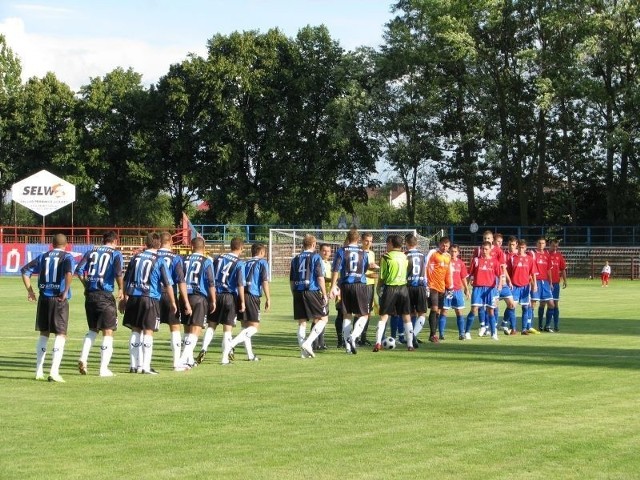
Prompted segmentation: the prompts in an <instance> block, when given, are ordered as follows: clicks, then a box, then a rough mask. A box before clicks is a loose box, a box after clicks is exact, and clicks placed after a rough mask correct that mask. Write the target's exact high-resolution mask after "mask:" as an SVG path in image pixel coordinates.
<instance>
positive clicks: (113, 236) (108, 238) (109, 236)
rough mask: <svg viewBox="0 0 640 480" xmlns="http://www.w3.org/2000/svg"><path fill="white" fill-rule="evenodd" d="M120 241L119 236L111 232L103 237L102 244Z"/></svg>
mask: <svg viewBox="0 0 640 480" xmlns="http://www.w3.org/2000/svg"><path fill="white" fill-rule="evenodd" d="M117 239H118V234H117V233H116V232H114V231H113V230H109V231H108V232H107V233H105V234H104V235H102V243H104V244H107V243H113V242H115V241H116V240H117Z"/></svg>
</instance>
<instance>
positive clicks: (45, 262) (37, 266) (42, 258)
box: [20, 248, 74, 299]
mask: <svg viewBox="0 0 640 480" xmlns="http://www.w3.org/2000/svg"><path fill="white" fill-rule="evenodd" d="M73 270H74V262H73V256H72V255H71V254H70V253H69V252H65V251H64V250H62V249H60V248H54V249H53V250H49V251H48V252H45V253H43V254H42V255H39V256H37V257H36V258H34V259H33V260H31V261H30V262H29V263H27V264H26V265H25V266H24V267H22V269H21V270H20V273H22V274H23V275H27V276H31V275H38V290H39V291H40V295H44V296H45V297H58V296H59V295H60V293H61V292H64V289H65V288H66V287H67V285H66V278H65V276H66V274H67V273H73ZM69 298H71V289H69V293H68V294H67V299H69Z"/></svg>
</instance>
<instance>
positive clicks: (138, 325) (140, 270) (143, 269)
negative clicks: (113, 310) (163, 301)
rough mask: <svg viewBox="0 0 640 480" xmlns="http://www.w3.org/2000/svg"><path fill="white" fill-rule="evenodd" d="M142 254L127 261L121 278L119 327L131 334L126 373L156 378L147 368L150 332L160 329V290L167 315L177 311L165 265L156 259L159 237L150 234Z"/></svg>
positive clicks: (151, 339)
mask: <svg viewBox="0 0 640 480" xmlns="http://www.w3.org/2000/svg"><path fill="white" fill-rule="evenodd" d="M145 245H146V247H147V248H146V250H144V251H142V252H140V253H137V254H135V255H134V256H133V257H131V260H129V264H128V265H127V271H126V273H125V275H124V298H123V300H124V303H125V305H124V308H122V302H121V311H122V310H124V311H123V313H124V319H123V321H122V323H123V324H124V326H125V327H127V328H130V329H131V330H132V333H131V339H130V342H129V354H130V360H131V364H130V368H129V372H130V373H146V374H156V373H157V372H156V371H155V370H153V369H152V368H151V356H152V355H153V332H157V331H158V328H159V326H160V297H161V296H162V291H163V289H164V290H166V292H167V294H168V295H169V303H170V311H171V312H172V313H175V312H176V310H177V307H176V299H175V297H174V295H173V289H172V288H171V287H172V286H173V281H172V280H171V276H170V275H169V269H168V268H167V264H166V263H165V262H164V261H163V260H162V258H161V257H160V256H159V255H158V248H160V235H158V234H157V233H150V234H148V235H147V239H146V242H145Z"/></svg>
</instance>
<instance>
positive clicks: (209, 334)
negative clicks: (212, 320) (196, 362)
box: [202, 327, 216, 352]
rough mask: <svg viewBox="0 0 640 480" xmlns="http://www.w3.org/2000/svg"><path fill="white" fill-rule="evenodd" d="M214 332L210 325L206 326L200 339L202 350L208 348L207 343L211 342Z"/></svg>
mask: <svg viewBox="0 0 640 480" xmlns="http://www.w3.org/2000/svg"><path fill="white" fill-rule="evenodd" d="M214 333H216V331H215V330H214V329H213V328H211V327H207V329H206V330H205V332H204V338H203V339H202V350H204V351H205V352H206V351H207V350H208V349H209V344H211V342H212V341H213V334H214Z"/></svg>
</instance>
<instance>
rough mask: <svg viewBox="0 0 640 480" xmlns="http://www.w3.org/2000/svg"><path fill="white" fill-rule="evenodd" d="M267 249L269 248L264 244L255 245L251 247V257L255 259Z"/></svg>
mask: <svg viewBox="0 0 640 480" xmlns="http://www.w3.org/2000/svg"><path fill="white" fill-rule="evenodd" d="M266 249H267V247H266V246H265V244H264V243H254V244H253V245H251V256H252V257H255V256H256V255H258V254H259V253H260V252H263V251H265V250H266Z"/></svg>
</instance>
